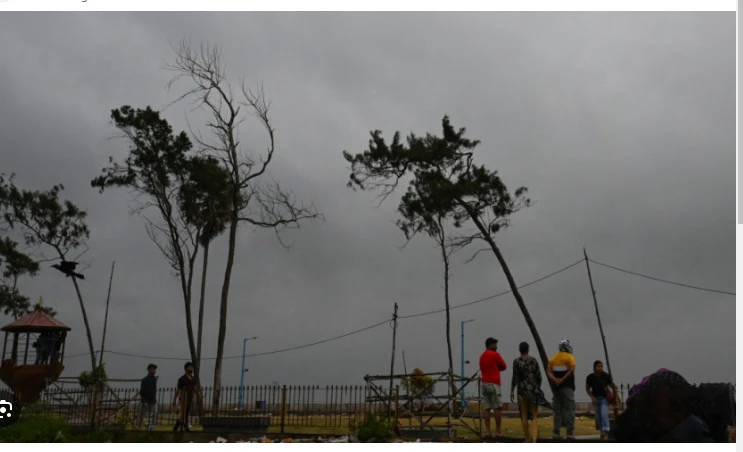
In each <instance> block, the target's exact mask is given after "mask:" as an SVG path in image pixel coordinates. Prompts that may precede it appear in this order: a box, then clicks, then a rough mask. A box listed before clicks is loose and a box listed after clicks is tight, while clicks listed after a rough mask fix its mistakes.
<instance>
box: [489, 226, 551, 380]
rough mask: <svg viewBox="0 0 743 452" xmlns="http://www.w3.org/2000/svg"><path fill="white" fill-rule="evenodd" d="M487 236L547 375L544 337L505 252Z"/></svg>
mask: <svg viewBox="0 0 743 452" xmlns="http://www.w3.org/2000/svg"><path fill="white" fill-rule="evenodd" d="M485 237H486V238H485V240H486V241H487V242H488V244H489V245H490V248H491V249H492V250H493V253H494V254H495V257H496V258H497V259H498V262H499V263H500V266H501V268H502V269H503V273H504V274H505V275H506V279H507V280H508V285H509V286H510V288H511V292H513V296H514V298H516V303H517V304H518V305H519V309H520V310H521V313H522V314H523V315H524V320H526V325H527V326H528V327H529V331H531V335H532V337H533V338H534V343H535V345H536V346H537V351H538V352H539V358H540V359H541V360H542V366H543V367H544V372H545V375H546V372H547V363H548V361H549V358H548V357H547V352H546V351H545V349H544V344H543V343H542V338H541V337H540V336H539V331H537V326H536V325H535V324H534V320H533V319H532V318H531V314H529V309H527V307H526V304H525V303H524V299H523V298H522V297H521V292H519V289H518V286H516V281H514V279H513V275H512V274H511V270H510V269H509V268H508V264H506V260H505V258H504V257H503V254H502V253H501V252H500V249H499V248H498V246H497V245H496V244H495V241H494V240H493V238H492V237H490V236H485ZM550 387H551V386H550Z"/></svg>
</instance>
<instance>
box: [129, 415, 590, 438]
mask: <svg viewBox="0 0 743 452" xmlns="http://www.w3.org/2000/svg"><path fill="white" fill-rule="evenodd" d="M353 419H357V422H358V420H360V419H358V418H350V417H342V418H341V417H335V418H332V419H329V418H322V417H319V416H317V417H313V418H309V419H304V418H303V419H302V424H303V425H290V424H289V422H290V420H287V425H285V426H284V434H285V435H289V436H291V435H293V434H300V435H317V436H329V435H350V434H352V431H351V429H350V428H349V424H351V426H353V425H352V424H353V422H352V420H353ZM276 422H278V419H277V420H276ZM446 422H447V420H446V418H444V417H440V418H434V419H433V420H431V422H430V423H429V425H431V426H433V427H444V426H446ZM462 422H465V423H467V424H468V425H469V426H470V427H472V428H474V429H475V430H477V426H478V424H479V420H478V419H469V418H467V419H463V420H462ZM491 422H493V429H494V430H495V420H493V421H491ZM538 422H539V424H538V425H539V437H540V438H552V418H540V419H539V421H538ZM455 424H456V421H455ZM418 425H419V424H418V422H417V421H415V420H412V422H410V423H409V422H408V420H407V419H401V420H400V426H401V427H403V428H405V427H408V426H412V427H416V426H418ZM484 425H485V421H483V430H484ZM595 426H596V424H595V421H594V420H593V419H590V418H581V417H576V419H575V435H577V436H581V435H594V434H598V432H597V431H596V427H595ZM128 429H133V426H132V425H129V426H128ZM502 429H503V433H504V434H505V435H506V436H509V437H511V438H523V437H524V433H523V430H522V429H521V420H520V419H516V418H503V424H502ZM172 430H173V426H172V425H158V426H157V427H155V431H158V432H167V431H172ZM191 431H193V432H200V431H202V428H201V426H200V425H194V426H193V427H191ZM268 433H271V434H279V433H281V427H280V426H279V425H271V426H270V427H269V428H268ZM457 436H459V437H463V438H466V439H475V438H476V436H475V434H474V433H472V432H470V431H469V430H467V429H466V428H465V427H462V426H459V427H457Z"/></svg>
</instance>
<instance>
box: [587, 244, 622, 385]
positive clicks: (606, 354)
mask: <svg viewBox="0 0 743 452" xmlns="http://www.w3.org/2000/svg"><path fill="white" fill-rule="evenodd" d="M583 256H584V257H585V260H586V269H587V270H588V282H589V284H591V295H593V306H594V307H595V308H596V319H597V320H598V322H599V332H600V333H601V342H603V344H604V356H606V370H607V371H608V372H609V374H610V375H611V376H612V377H614V374H612V373H611V364H609V350H608V349H607V348H606V336H605V335H604V327H603V326H602V325H601V315H599V304H598V302H597V301H596V290H595V289H594V288H593V278H592V277H591V266H590V265H589V263H588V253H587V252H586V249H585V248H583Z"/></svg>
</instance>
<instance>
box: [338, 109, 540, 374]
mask: <svg viewBox="0 0 743 452" xmlns="http://www.w3.org/2000/svg"><path fill="white" fill-rule="evenodd" d="M479 144H480V142H479V141H478V140H470V139H468V138H465V129H464V128H461V129H459V130H456V129H455V128H454V127H453V126H452V125H451V123H450V121H449V118H448V117H446V116H445V117H444V119H443V121H442V135H441V136H437V135H432V134H430V133H427V134H426V135H425V136H424V137H420V136H416V135H415V134H410V135H409V136H408V137H407V140H406V143H403V142H402V141H401V138H400V133H399V132H397V133H395V135H394V137H393V139H392V142H390V143H389V144H388V143H387V142H386V141H385V139H384V138H383V137H382V132H381V131H379V130H376V131H373V132H371V140H370V141H369V148H368V149H367V150H366V151H364V152H362V153H358V154H355V155H354V154H351V153H349V152H347V151H344V152H343V157H344V158H345V160H346V161H347V162H349V163H350V164H351V174H350V180H349V183H348V185H349V187H352V188H358V189H362V190H363V189H372V190H375V191H378V193H379V196H381V198H382V200H384V199H386V198H387V197H388V196H389V195H390V194H391V193H392V192H393V191H394V190H395V188H396V187H397V185H398V184H399V183H400V181H401V180H402V178H403V177H405V176H406V175H412V176H413V177H412V179H411V181H410V183H409V189H408V194H406V196H410V197H412V198H413V199H415V200H416V205H417V207H418V208H419V212H418V214H419V215H421V216H424V217H425V218H436V217H437V216H439V217H441V218H447V219H449V220H451V221H452V223H453V225H454V227H455V228H456V229H457V230H458V231H459V232H458V234H457V235H455V236H453V237H452V238H451V240H450V245H451V246H452V247H454V248H463V247H466V246H468V245H470V244H471V243H473V242H477V241H483V242H485V243H486V244H487V247H488V248H487V249H489V250H490V251H492V252H493V254H494V255H495V257H496V259H497V260H498V263H499V264H500V266H501V269H502V270H503V273H504V274H505V276H506V279H507V280H508V285H509V286H510V288H511V291H512V293H513V295H514V297H515V299H516V303H517V304H518V306H519V309H520V310H521V313H522V314H523V316H524V319H525V320H526V324H527V325H528V327H529V330H530V331H531V334H532V336H533V337H534V342H535V343H536V346H537V349H538V351H539V356H540V358H541V360H542V364H543V366H544V367H545V369H546V367H547V353H546V351H545V349H544V345H543V343H542V340H541V338H540V336H539V332H538V331H537V327H536V325H535V324H534V321H533V320H532V318H531V314H530V313H529V310H528V309H527V307H526V304H525V303H524V299H523V297H522V296H521V293H520V292H519V289H518V286H517V285H516V282H515V280H514V277H513V274H512V273H511V270H510V268H509V267H508V264H507V263H506V260H505V258H504V256H503V253H502V252H501V250H500V248H499V247H498V245H497V244H496V241H495V236H496V234H497V233H498V232H499V231H500V230H502V229H504V228H506V227H508V226H509V225H510V221H511V215H513V214H514V213H515V212H517V211H519V210H521V209H522V208H525V207H528V206H530V205H531V200H530V199H529V198H528V197H527V196H526V192H527V189H526V187H519V188H517V189H516V190H515V191H514V192H513V193H511V192H510V191H509V190H508V188H507V187H506V185H505V184H504V183H503V181H502V180H501V178H500V177H499V176H498V173H497V171H492V170H489V169H488V168H486V167H485V166H483V165H477V164H475V163H474V160H473V157H474V150H475V148H476V147H477V146H478V145H479ZM411 193H412V194H411ZM465 225H468V226H469V227H468V228H465V227H464V226H465ZM472 225H473V226H474V228H472V227H471V226H472Z"/></svg>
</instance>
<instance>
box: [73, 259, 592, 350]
mask: <svg viewBox="0 0 743 452" xmlns="http://www.w3.org/2000/svg"><path fill="white" fill-rule="evenodd" d="M583 261H584V259H581V260H579V261H577V262H575V263H572V264H570V265H568V266H567V267H563V268H561V269H560V270H557V271H554V272H552V273H550V274H548V275H546V276H543V277H541V278H539V279H535V280H534V281H531V282H528V283H526V284H524V285H522V286H519V287H518V288H519V289H522V288H524V287H528V286H531V285H533V284H537V283H539V282H542V281H544V280H545V279H548V278H551V277H553V276H555V275H557V274H559V273H562V272H564V271H566V270H569V269H571V268H573V267H575V266H576V265H578V264H580V263H582V262H583ZM509 293H511V291H510V290H507V291H505V292H500V293H497V294H495V295H491V296H489V297H485V298H480V299H479V300H474V301H470V302H468V303H464V304H459V305H455V306H451V307H450V308H449V309H450V310H451V309H457V308H463V307H465V306H471V305H473V304H477V303H482V302H483V301H487V300H492V299H493V298H497V297H500V296H502V295H506V294H509ZM444 311H446V308H444V309H437V310H434V311H428V312H421V313H418V314H411V315H407V316H398V317H397V318H398V320H399V319H412V318H415V317H423V316H426V315H431V314H437V313H440V312H444ZM393 322H394V319H393V318H389V319H387V320H384V321H382V322H379V323H375V324H374V325H369V326H367V327H364V328H360V329H358V330H354V331H351V332H350V333H346V334H342V335H340V336H334V337H331V338H328V339H323V340H321V341H317V342H312V343H310V344H304V345H298V346H295V347H289V348H284V349H279V350H273V351H270V352H262V353H252V354H247V355H245V357H246V358H252V357H256V356H266V355H275V354H277V353H284V352H290V351H294V350H300V349H303V348H307V347H314V346H315V345H320V344H325V343H327V342H332V341H337V340H339V339H343V338H346V337H349V336H353V335H355V334H359V333H363V332H365V331H368V330H371V329H373V328H377V327H379V326H382V325H385V324H389V325H390V326H391V327H392V326H393ZM106 353H107V354H111V355H118V356H126V357H129V358H143V359H152V360H160V361H184V360H185V361H187V360H188V359H190V358H173V357H164V356H147V355H138V354H134V353H124V352H116V351H112V350H106ZM85 355H87V353H80V354H77V355H70V356H66V357H65V358H67V359H70V358H76V357H80V356H85ZM238 358H242V355H235V356H225V357H223V358H222V360H228V359H238ZM215 359H216V358H201V360H202V361H212V360H215Z"/></svg>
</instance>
